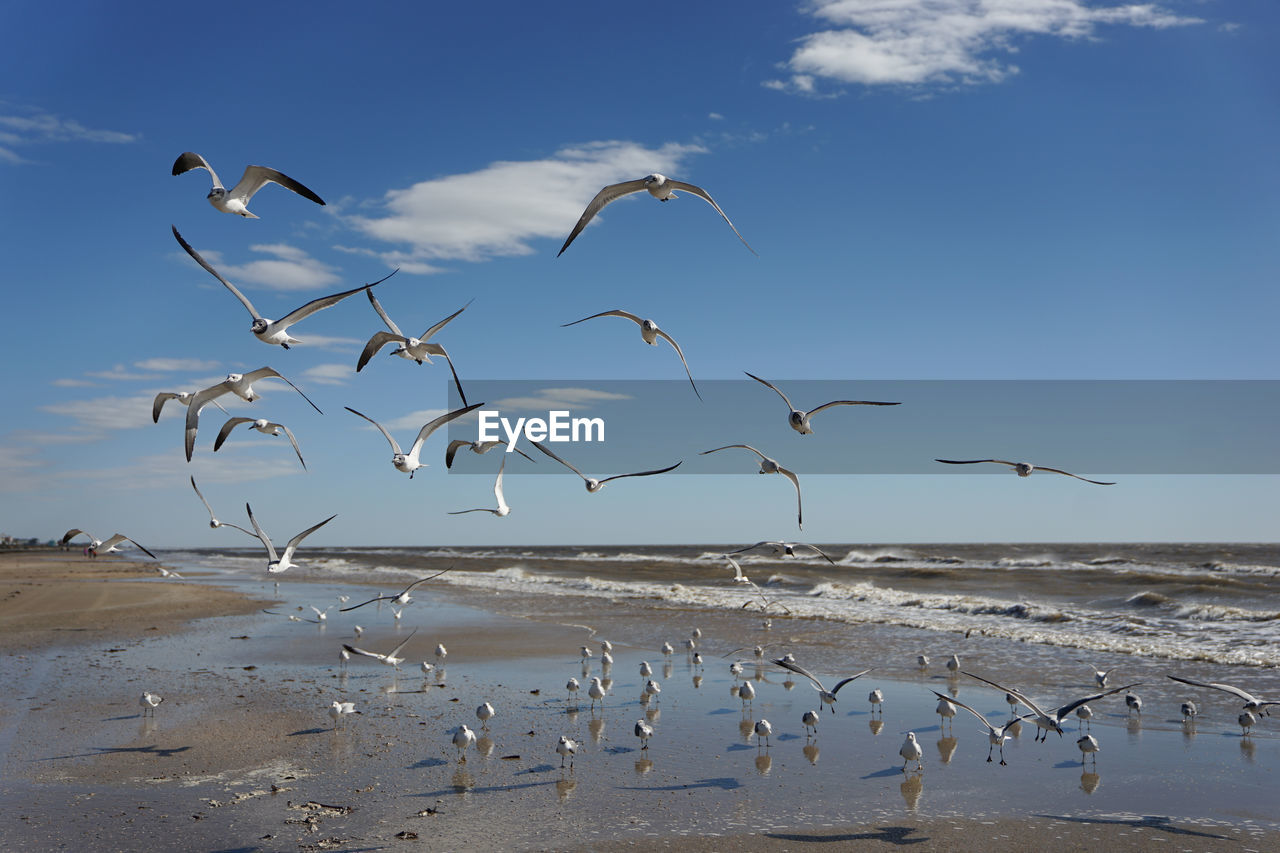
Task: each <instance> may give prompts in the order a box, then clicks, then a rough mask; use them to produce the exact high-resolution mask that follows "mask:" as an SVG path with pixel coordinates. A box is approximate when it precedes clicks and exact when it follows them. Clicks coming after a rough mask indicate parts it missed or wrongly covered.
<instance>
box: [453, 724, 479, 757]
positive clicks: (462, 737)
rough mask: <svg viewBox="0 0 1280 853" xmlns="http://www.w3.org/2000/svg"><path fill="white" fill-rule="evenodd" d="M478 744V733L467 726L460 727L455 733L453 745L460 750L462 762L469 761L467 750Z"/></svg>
mask: <svg viewBox="0 0 1280 853" xmlns="http://www.w3.org/2000/svg"><path fill="white" fill-rule="evenodd" d="M475 742H476V733H475V732H473V731H471V729H469V728H467V727H466V725H465V724H464V725H461V726H458V728H457V730H456V731H454V733H453V745H454V746H456V747H457V748H458V754H459V755H460V756H461V758H460V759H459V760H460V761H466V760H467V748H468V747H470V746H471V745H473V744H474V743H475Z"/></svg>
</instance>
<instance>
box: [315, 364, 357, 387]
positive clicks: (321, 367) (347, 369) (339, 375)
mask: <svg viewBox="0 0 1280 853" xmlns="http://www.w3.org/2000/svg"><path fill="white" fill-rule="evenodd" d="M355 373H356V371H355V367H353V366H352V365H350V364H317V365H316V366H315V367H308V368H307V369H306V370H304V371H302V378H303V379H305V380H306V381H308V382H314V383H316V384H317V385H346V384H347V381H348V380H350V379H351V377H352V376H354V375H355Z"/></svg>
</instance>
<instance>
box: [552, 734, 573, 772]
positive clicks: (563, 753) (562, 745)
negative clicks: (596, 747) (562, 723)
mask: <svg viewBox="0 0 1280 853" xmlns="http://www.w3.org/2000/svg"><path fill="white" fill-rule="evenodd" d="M577 752H578V742H577V741H576V740H572V739H570V738H567V737H565V736H564V735H560V741H559V742H558V743H557V744H556V754H557V755H559V756H560V766H561V767H564V760H565V759H566V758H567V759H569V769H570V770H572V769H573V756H574V755H575V754H577Z"/></svg>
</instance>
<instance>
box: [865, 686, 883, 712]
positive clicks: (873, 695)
mask: <svg viewBox="0 0 1280 853" xmlns="http://www.w3.org/2000/svg"><path fill="white" fill-rule="evenodd" d="M867 701H868V702H869V703H871V710H873V711H874V710H876V709H877V708H879V709H880V710H881V711H884V693H883V692H882V691H881V690H880V688H878V687H877V688H876V689H875V690H872V691H871V692H870V693H869V694H868V695H867Z"/></svg>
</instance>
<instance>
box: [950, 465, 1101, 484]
mask: <svg viewBox="0 0 1280 853" xmlns="http://www.w3.org/2000/svg"><path fill="white" fill-rule="evenodd" d="M933 461H935V462H943V463H945V464H947V465H978V464H980V463H983V462H994V463H995V464H997V465H1008V466H1009V467H1010V468H1012V469H1013V470H1014V472H1015V473H1016V474H1017V475H1018V476H1019V477H1030V476H1031V472H1033V471H1047V472H1049V473H1050V474H1062V475H1064V476H1067V477H1075V478H1076V479H1077V480H1084V481H1085V482H1086V483H1093V484H1094V485H1095V486H1114V485H1115V483H1106V482H1103V481H1102V480H1090V479H1089V478H1088V477H1081V476H1080V475H1079V474H1072V473H1071V472H1070V471H1063V470H1062V469H1061V468H1046V467H1045V466H1043V465H1039V466H1037V465H1032V464H1031V463H1030V462H1008V461H1005V460H1004V459H935V460H933Z"/></svg>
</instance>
